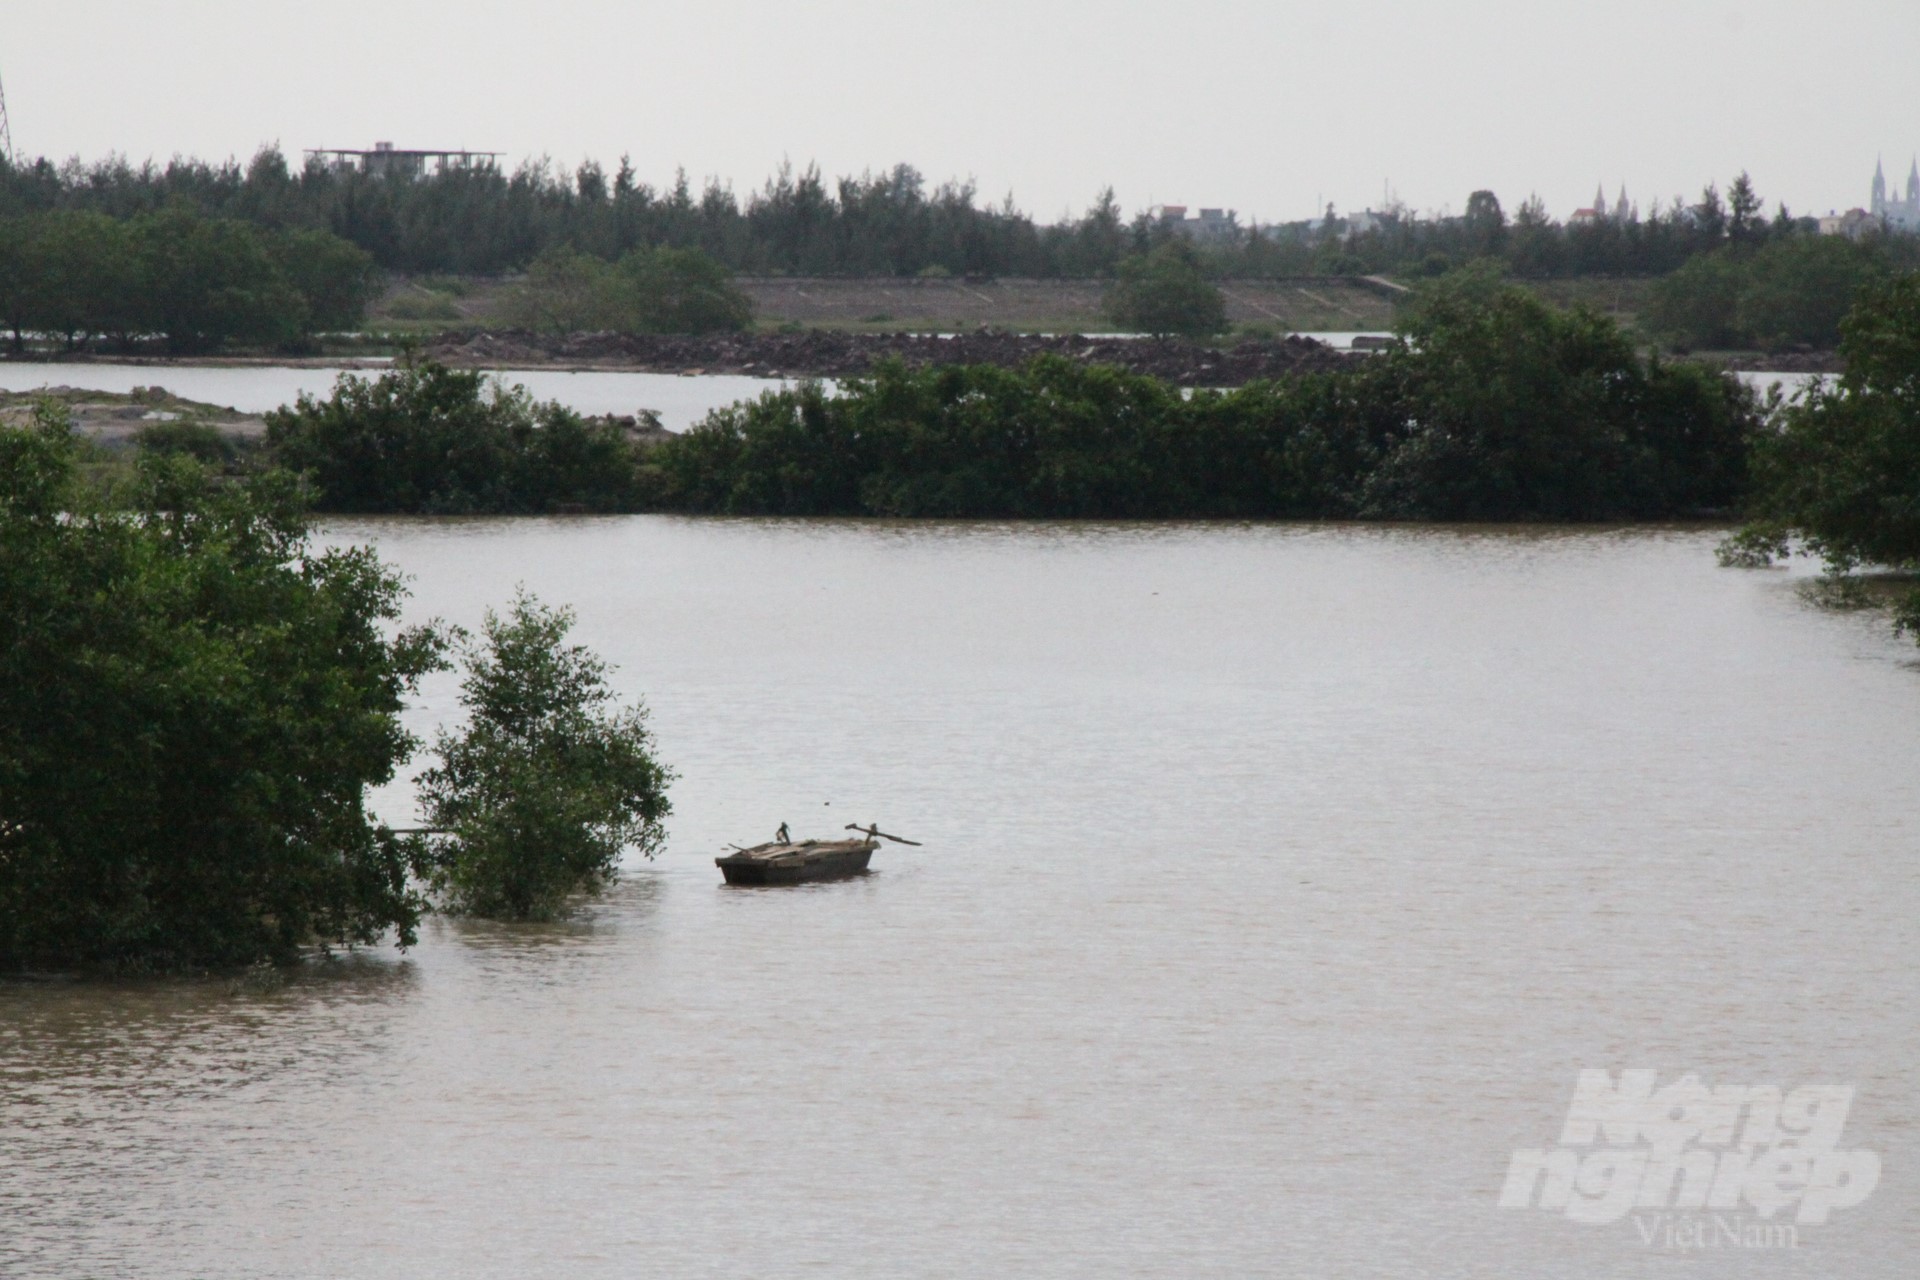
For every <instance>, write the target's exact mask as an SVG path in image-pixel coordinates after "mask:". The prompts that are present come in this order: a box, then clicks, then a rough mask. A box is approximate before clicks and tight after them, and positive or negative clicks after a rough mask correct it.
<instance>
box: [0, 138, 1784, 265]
mask: <svg viewBox="0 0 1920 1280" xmlns="http://www.w3.org/2000/svg"><path fill="white" fill-rule="evenodd" d="M175 201H184V202H186V203H187V204H189V205H191V206H192V207H194V208H195V209H198V210H199V211H200V212H201V213H202V214H203V215H204V216H206V217H208V218H215V219H232V220H238V221H242V222H247V223H250V224H253V225H255V226H258V227H262V228H266V229H270V230H276V231H279V230H291V229H305V230H314V231H327V232H331V233H332V234H334V235H336V236H338V237H340V238H341V239H343V240H346V241H348V242H349V243H351V244H353V245H356V246H358V247H359V248H360V249H362V250H364V251H365V252H367V253H368V254H370V255H372V258H373V260H374V262H375V263H376V264H377V265H379V266H380V267H382V268H384V269H387V270H391V271H401V272H410V273H427V272H462V273H476V274H500V273H505V272H513V271H519V270H522V269H524V268H525V267H526V266H527V265H528V264H529V263H531V262H533V261H534V260H535V259H537V258H538V257H540V255H541V254H543V253H547V252H550V251H553V250H567V251H570V252H573V253H578V254H586V255H591V256H593V257H595V258H599V259H602V260H605V261H609V262H611V261H617V260H619V259H621V258H622V257H624V256H625V255H627V254H629V253H631V252H633V251H635V250H650V249H655V248H659V247H662V246H664V247H667V248H672V249H682V250H691V249H697V250H699V251H700V252H702V253H704V254H706V255H707V256H708V257H710V258H712V259H713V260H714V261H716V262H719V263H721V264H722V265H723V266H725V267H727V268H728V269H729V270H732V271H734V272H738V273H744V274H767V273H787V274H806V275H842V276H909V275H916V274H921V273H930V274H940V273H946V274H951V275H967V276H1030V277H1066V278H1085V277H1097V276H1110V275H1112V274H1114V273H1115V271H1116V270H1117V269H1118V267H1119V264H1120V263H1121V261H1122V260H1123V259H1124V258H1126V257H1127V256H1129V255H1132V254H1144V253H1148V252H1150V251H1151V250H1153V249H1154V248H1155V247H1157V246H1158V245H1159V244H1160V243H1162V242H1164V241H1165V240H1167V239H1169V238H1171V237H1174V236H1177V235H1181V234H1182V233H1181V232H1180V231H1178V230H1176V229H1174V228H1173V227H1172V226H1171V225H1170V224H1169V223H1167V222H1166V221H1164V220H1163V219H1161V218H1158V217H1156V216H1154V214H1153V213H1152V211H1139V212H1137V213H1135V214H1134V215H1133V216H1131V217H1128V216H1127V215H1126V214H1125V213H1124V212H1123V210H1122V209H1121V207H1120V205H1119V203H1118V201H1117V200H1116V199H1115V196H1114V193H1113V192H1112V191H1111V190H1110V189H1109V190H1106V191H1103V192H1101V193H1099V194H1098V195H1097V196H1096V198H1095V199H1094V200H1093V201H1092V202H1091V204H1090V205H1089V207H1088V208H1087V210H1086V211H1085V213H1084V214H1082V215H1081V216H1079V217H1074V218H1065V219H1062V220H1061V221H1059V222H1057V223H1052V224H1043V223H1041V222H1039V221H1037V220H1035V219H1034V218H1033V217H1032V216H1031V215H1029V214H1027V213H1025V212H1023V211H1021V210H1020V209H1019V208H1018V207H1017V206H1016V205H1015V204H1014V201H1013V197H1012V196H1011V195H1009V196H1008V197H1007V198H1006V199H1005V200H1003V201H1001V202H999V203H993V202H987V201H982V200H981V198H980V194H979V192H978V191H977V190H976V189H975V188H974V186H973V185H972V184H971V183H968V182H946V183H941V184H937V185H934V184H929V183H928V181H927V180H926V179H925V177H924V176H923V175H922V174H921V173H920V172H919V171H917V170H916V169H914V168H913V167H912V166H910V165H905V164H901V165H896V166H894V167H893V168H891V169H888V170H884V171H882V172H879V173H865V174H861V175H858V176H851V175H850V176H844V177H840V178H838V179H834V180H829V179H827V178H825V177H823V176H822V174H821V173H820V172H819V170H818V169H817V168H815V167H812V166H808V167H806V168H804V169H800V170H795V169H793V168H792V167H791V166H783V167H782V168H781V170H780V171H779V172H778V173H776V174H774V175H773V176H772V177H770V178H769V179H768V180H767V181H766V182H765V183H764V184H763V185H762V186H761V187H759V188H758V189H756V190H753V191H750V192H748V193H747V194H746V196H745V197H744V198H742V197H741V196H739V195H737V194H736V193H735V192H734V191H733V190H732V188H731V187H729V186H727V185H725V184H723V183H721V182H719V181H717V180H712V181H709V182H707V183H706V184H704V185H703V186H702V187H700V188H698V189H696V188H695V187H694V186H693V184H692V183H690V182H689V180H688V178H687V176H686V174H685V173H684V172H682V173H680V174H679V175H677V176H676V178H675V180H674V181H673V182H672V183H671V184H670V185H667V186H665V187H661V188H656V187H655V186H653V185H651V184H649V183H647V182H645V181H642V180H641V178H640V177H639V175H638V174H637V173H636V172H635V170H634V168H633V166H632V164H631V163H630V162H629V161H627V160H625V159H622V161H621V162H620V164H619V165H618V166H617V167H616V168H614V170H613V171H612V172H609V171H608V170H607V169H606V168H605V167H604V166H602V165H601V164H599V163H597V162H594V161H588V162H586V163H584V164H582V165H580V166H579V167H578V168H576V169H574V170H572V171H570V172H569V171H565V170H562V169H559V168H557V167H555V166H554V165H553V164H551V163H550V162H548V161H545V160H537V161H530V162H528V163H525V164H523V165H521V166H520V167H519V168H517V169H515V170H513V171H512V172H507V171H505V170H502V169H499V168H495V167H490V166H478V167H475V168H471V169H460V168H455V169H450V170H448V171H446V172H444V173H436V174H430V175H426V176H423V177H419V178H413V179H405V178H394V177H388V176H383V175H379V174H367V173H363V172H360V171H359V170H357V169H352V168H341V167H338V166H334V165H330V164H325V163H321V162H319V161H318V160H311V161H309V162H308V163H306V164H304V165H302V166H298V167H296V166H293V165H290V164H289V163H288V161H287V158H286V157H285V156H284V155H283V154H282V153H281V152H280V151H279V150H278V149H276V148H266V149H264V150H262V151H261V152H259V154H257V155H256V156H254V158H253V159H252V160H251V162H249V163H247V164H245V165H242V164H239V163H237V162H227V163H223V164H210V163H207V162H204V161H200V160H193V159H185V158H177V159H175V160H173V161H171V162H169V163H168V164H166V165H156V164H153V163H147V164H144V165H139V166H135V165H133V164H131V163H129V162H128V161H126V160H125V159H122V158H111V159H108V160H105V161H101V162H98V163H95V164H91V165H86V164H81V163H80V162H78V161H72V162H69V163H67V164H65V165H55V164H53V163H52V162H50V161H48V160H45V159H40V160H36V161H33V162H30V163H23V164H17V165H5V164H0V216H8V215H14V216H17V215H22V214H28V213H44V212H49V211H54V210H85V211H89V212H94V213H100V214H105V215H107V216H109V217H113V218H118V219H128V218H132V217H135V216H137V215H141V214H147V213H153V212H155V211H157V210H159V209H162V208H164V207H165V206H167V205H168V204H169V203H171V202H175ZM1811 230H1812V228H1811V224H1810V220H1808V219H1804V218H1796V217H1794V216H1793V215H1792V214H1791V213H1790V212H1789V211H1788V210H1786V209H1785V208H1784V207H1776V210H1775V212H1774V213H1773V214H1772V215H1771V216H1770V217H1769V216H1768V215H1766V214H1765V213H1764V211H1763V209H1762V201H1761V198H1760V196H1759V194H1758V193H1757V191H1756V190H1755V189H1754V186H1753V183H1752V182H1751V180H1749V179H1748V178H1747V177H1746V175H1744V174H1742V175H1740V176H1739V177H1738V178H1736V179H1735V180H1734V182H1733V183H1732V184H1731V186H1730V187H1729V190H1728V192H1727V194H1726V195H1725V196H1723V195H1722V194H1721V192H1720V190H1719V188H1718V187H1717V186H1715V185H1711V184H1710V185H1709V186H1707V187H1706V189H1705V190H1704V191H1703V192H1702V193H1701V196H1700V198H1699V199H1698V200H1695V201H1692V202H1688V201H1685V200H1683V199H1681V198H1679V197H1675V198H1674V199H1673V200H1672V201H1671V202H1670V203H1665V204H1658V205H1656V206H1654V207H1653V208H1651V209H1649V210H1648V212H1647V215H1646V216H1645V217H1644V218H1643V217H1640V216H1637V215H1635V216H1631V217H1628V218H1625V219H1615V218H1612V217H1601V218H1596V219H1590V220H1587V219H1583V220H1580V221H1572V220H1569V221H1568V222H1564V223H1563V222H1560V221H1556V220H1554V219H1553V218H1551V217H1549V216H1548V214H1547V212H1546V209H1545V206H1544V205H1543V204H1542V203H1541V202H1540V201H1539V199H1538V198H1529V199H1527V200H1525V201H1524V202H1522V203H1521V204H1520V205H1518V206H1517V207H1516V208H1515V209H1514V210H1513V211H1512V213H1511V214H1509V213H1508V212H1507V211H1506V210H1505V209H1504V208H1503V207H1502V205H1501V202H1500V201H1499V199H1498V198H1497V197H1496V196H1495V195H1494V194H1493V193H1492V192H1489V191H1476V192H1474V193H1472V194H1471V195H1470V196H1469V197H1468V200H1467V203H1466V206H1465V209H1464V211H1463V212H1462V213H1461V214H1460V215H1458V216H1446V217H1432V218H1428V217H1416V216H1413V215H1412V214H1410V213H1409V212H1408V211H1407V210H1405V209H1402V208H1399V207H1394V208H1389V209H1386V210H1382V211H1376V212H1374V213H1372V214H1370V215H1369V217H1368V218H1367V219H1366V220H1365V223H1364V225H1363V224H1361V223H1355V222H1351V221H1349V220H1348V219H1345V218H1341V217H1340V216H1338V215H1337V214H1335V213H1334V212H1333V211H1332V210H1331V209H1329V210H1328V211H1327V213H1326V215H1325V216H1324V217H1317V218H1308V219H1301V220H1298V221H1292V222H1283V223H1273V224H1267V225H1246V226H1242V225H1240V224H1239V223H1238V222H1236V221H1233V220H1231V219H1230V220H1229V224H1228V226H1227V228H1226V229H1225V231H1224V232H1223V233H1221V234H1217V235H1209V236H1207V237H1206V238H1204V239H1199V240H1197V241H1196V244H1197V247H1198V248H1199V250H1200V252H1201V253H1202V255H1203V256H1204V257H1205V259H1206V260H1207V262H1208V264H1209V268H1210V270H1212V271H1213V272H1214V273H1215V274H1217V275H1223V276H1234V277H1260V276H1289V275H1328V274H1373V273H1390V274H1395V275H1401V276H1410V275H1438V274H1442V273H1444V272H1445V271H1447V270H1450V269H1453V268H1455V267H1458V266H1461V265H1463V264H1465V263H1468V262H1473V261H1480V260H1484V259H1495V260H1498V261H1500V262H1503V263H1504V264H1506V266H1507V268H1508V269H1509V271H1510V272H1511V273H1512V274H1514V275H1516V276H1521V277H1527V278H1544V277H1555V276H1582V275H1594V274H1606V275H1663V274H1666V273H1667V272H1670V271H1673V270H1675V269H1677V268H1678V267H1679V266H1680V265H1681V264H1682V263H1684V262H1686V261H1688V260H1689V259H1691V258H1693V257H1695V256H1697V255H1700V254H1703V253H1710V252H1713V251H1714V250H1716V249H1718V248H1720V247H1722V246H1723V245H1726V244H1728V243H1744V242H1747V241H1749V240H1764V239H1767V238H1785V237H1789V236H1795V235H1807V234H1810V233H1811Z"/></svg>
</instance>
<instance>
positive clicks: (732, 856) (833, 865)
mask: <svg viewBox="0 0 1920 1280" xmlns="http://www.w3.org/2000/svg"><path fill="white" fill-rule="evenodd" d="M782 829H783V830H784V828H782ZM847 830H849V831H858V832H860V838H859V839H858V840H793V841H788V840H773V841H769V842H768V843H766V844H757V845H755V846H753V848H751V849H736V850H735V851H734V852H732V853H729V854H727V855H726V856H724V857H720V858H715V859H714V860H713V861H714V865H715V866H717V867H719V868H720V874H721V875H723V876H725V877H726V878H727V883H728V884H738V885H779V884H804V883H806V882H808V881H811V880H844V879H846V878H847V877H848V876H858V875H865V874H866V870H867V862H868V860H869V859H871V858H872V857H873V851H874V850H875V849H878V848H879V847H880V841H882V840H892V841H895V842H896V843H898V844H914V843H915V842H914V841H912V840H902V839H900V837H899V836H890V835H888V834H887V833H886V832H884V831H881V830H879V829H878V828H876V827H857V826H853V825H852V824H849V825H848V827H847Z"/></svg>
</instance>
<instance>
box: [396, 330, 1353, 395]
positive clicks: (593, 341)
mask: <svg viewBox="0 0 1920 1280" xmlns="http://www.w3.org/2000/svg"><path fill="white" fill-rule="evenodd" d="M426 354H427V355H429V356H431V357H432V358H434V359H435V360H439V361H441V362H443V363H445V364H449V365H456V366H461V367H466V368H488V369H514V368H543V367H550V366H561V367H567V368H579V369H633V370H640V371H645V372H650V373H737V374H745V375H748V376H750V377H760V378H845V377H852V376H857V375H859V374H863V373H867V372H868V371H870V370H871V369H872V368H873V367H874V366H875V365H876V364H878V363H880V362H881V361H883V360H888V359H895V358H897V359H900V360H903V361H905V362H906V363H908V364H916V365H928V364H993V365H1003V366H1012V365H1017V364H1021V363H1023V362H1025V361H1027V360H1031V359H1032V358H1033V357H1035V356H1038V355H1055V356H1064V357H1066V358H1067V359H1069V360H1077V361H1079V362H1081V363H1083V364H1110V365H1118V366H1119V367H1121V368H1123V369H1127V370H1129V371H1130V372H1133V373H1145V374H1152V375H1153V376H1155V377H1159V378H1165V379H1166V380H1168V381H1169V382H1174V383H1178V384H1179V385H1181V386H1189V387H1237V386H1239V385H1241V384H1242V383H1246V382H1253V381H1257V380H1259V379H1263V378H1281V377H1285V376H1287V375H1289V374H1295V373H1311V372H1320V371H1323V370H1329V369H1340V368H1344V367H1346V366H1347V365H1348V363H1349V362H1350V361H1352V360H1354V359H1356V358H1364V357H1356V356H1353V355H1351V354H1348V353H1346V352H1342V351H1337V350H1335V349H1334V348H1332V347H1330V346H1328V345H1326V344H1325V343H1323V342H1315V341H1314V340H1312V339H1311V338H1300V337H1288V338H1276V339H1267V340H1261V341H1246V342H1239V343H1236V344H1234V345H1232V346H1220V347H1214V346H1208V345H1206V344H1204V343H1198V342H1186V341H1179V340H1172V339H1169V340H1164V341H1163V340H1159V339H1146V338H1098V337H1081V336H1078V335H1058V336H1038V335H1032V334H1017V333H1000V332H995V331H987V330H983V331H981V332H977V333H964V334H955V335H953V336H951V337H937V336H933V335H929V334H913V333H872V334H867V333H839V332H833V331H829V330H813V331H809V332H804V333H756V334H716V335H712V336H708V337H698V338H694V337H668V336H646V335H637V334H623V333H579V334H572V335H570V336H568V337H564V338H559V337H543V336H541V335H538V334H533V333H525V332H493V333H466V334H446V335H443V336H442V337H440V338H439V339H438V340H436V341H435V342H433V343H432V344H431V345H430V346H428V347H427V349H426Z"/></svg>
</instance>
